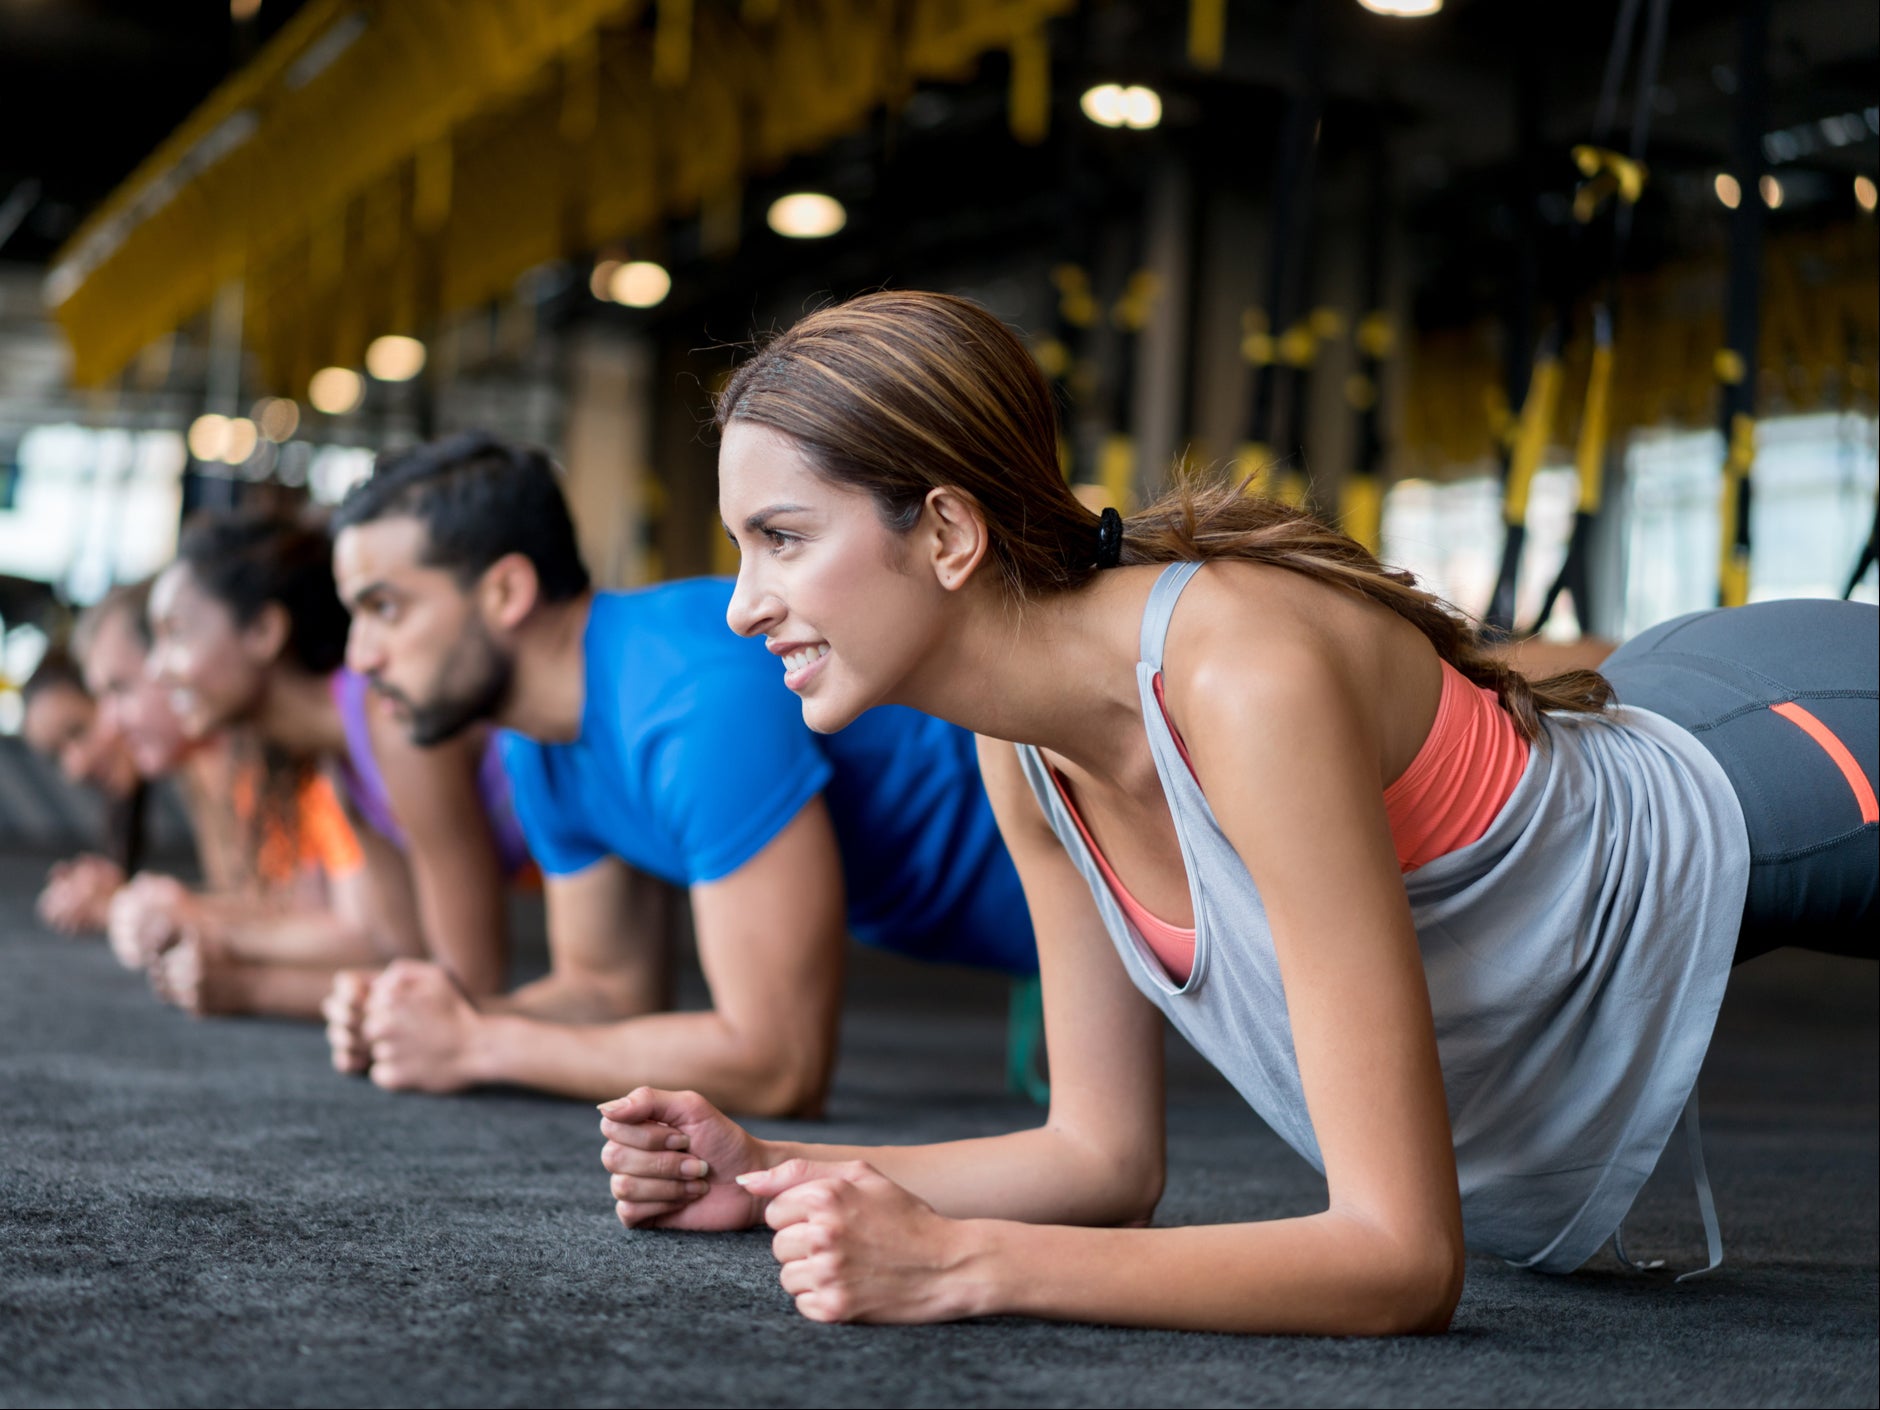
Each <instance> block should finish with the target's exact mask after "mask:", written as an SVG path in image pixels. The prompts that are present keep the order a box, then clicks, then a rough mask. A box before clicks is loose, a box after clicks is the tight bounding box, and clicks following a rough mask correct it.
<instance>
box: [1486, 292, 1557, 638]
mask: <svg viewBox="0 0 1880 1410" xmlns="http://www.w3.org/2000/svg"><path fill="white" fill-rule="evenodd" d="M1559 336H1560V330H1559V328H1558V326H1555V327H1553V328H1550V329H1549V330H1548V332H1547V335H1546V337H1544V338H1543V339H1542V342H1541V346H1540V350H1539V351H1538V352H1537V353H1536V354H1535V357H1534V367H1533V370H1532V371H1530V372H1529V374H1528V385H1527V395H1526V396H1524V397H1523V398H1522V400H1521V414H1520V416H1519V417H1517V418H1516V420H1515V422H1514V425H1513V438H1512V442H1511V445H1510V448H1509V451H1508V469H1507V473H1506V474H1505V475H1504V476H1503V477H1502V488H1501V517H1502V525H1503V534H1504V536H1503V539H1502V550H1501V570H1500V572H1499V573H1498V574H1497V575H1496V580H1495V596H1494V599H1493V600H1492V601H1491V602H1490V603H1489V608H1488V611H1487V612H1486V613H1484V614H1483V617H1484V620H1485V622H1486V623H1487V625H1488V626H1490V627H1491V628H1493V629H1495V630H1497V631H1504V632H1507V631H1512V630H1513V629H1514V611H1515V588H1516V586H1517V585H1518V583H1519V578H1520V571H1521V555H1522V552H1523V550H1524V549H1525V548H1526V547H1527V512H1528V492H1529V491H1530V490H1531V489H1532V488H1533V486H1534V474H1535V472H1536V471H1537V470H1539V469H1540V465H1541V459H1542V458H1543V457H1544V456H1545V455H1546V454H1547V447H1548V445H1549V444H1551V442H1552V440H1553V432H1554V412H1555V408H1556V407H1557V405H1558V404H1559V401H1560V347H1559V341H1558V340H1559Z"/></svg>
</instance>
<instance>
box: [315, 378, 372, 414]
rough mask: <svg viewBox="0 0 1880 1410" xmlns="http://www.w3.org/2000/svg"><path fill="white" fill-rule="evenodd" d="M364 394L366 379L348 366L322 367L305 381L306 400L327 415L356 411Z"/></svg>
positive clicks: (316, 409)
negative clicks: (310, 378) (311, 377)
mask: <svg viewBox="0 0 1880 1410" xmlns="http://www.w3.org/2000/svg"><path fill="white" fill-rule="evenodd" d="M365 396H366V379H365V378H363V377H361V376H360V375H359V374H358V373H357V372H355V371H353V370H352V368H350V367H322V368H321V369H320V370H319V371H318V372H316V373H314V374H313V379H312V380H311V381H310V382H308V383H307V400H308V401H310V402H312V403H313V409H314V410H315V411H318V412H323V413H325V414H326V415H328V416H345V415H346V414H348V413H349V412H353V411H357V410H358V409H359V403H360V402H362V401H364V400H365Z"/></svg>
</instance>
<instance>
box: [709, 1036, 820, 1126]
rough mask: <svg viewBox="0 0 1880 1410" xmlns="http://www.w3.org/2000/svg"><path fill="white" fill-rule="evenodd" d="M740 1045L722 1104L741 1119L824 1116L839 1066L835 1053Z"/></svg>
mask: <svg viewBox="0 0 1880 1410" xmlns="http://www.w3.org/2000/svg"><path fill="white" fill-rule="evenodd" d="M740 1046H741V1048H742V1051H741V1052H740V1053H739V1055H738V1058H737V1060H736V1061H735V1063H734V1064H733V1067H734V1070H733V1071H732V1072H729V1073H727V1074H726V1076H727V1078H728V1079H729V1080H728V1082H727V1083H726V1086H727V1087H728V1088H729V1090H727V1091H726V1093H725V1100H724V1101H723V1102H722V1103H721V1105H723V1106H725V1107H726V1108H727V1109H728V1110H732V1111H736V1112H737V1113H738V1114H739V1115H741V1116H759V1117H795V1118H804V1117H813V1116H820V1115H821V1114H822V1109H823V1102H824V1101H825V1100H826V1099H827V1098H828V1095H829V1079H830V1076H831V1074H832V1069H833V1068H834V1066H835V1064H834V1062H833V1060H832V1055H831V1054H826V1053H819V1052H816V1051H812V1050H810V1049H811V1048H812V1047H813V1045H811V1044H807V1043H789V1042H785V1043H780V1044H777V1045H775V1046H765V1045H757V1044H748V1043H747V1044H742V1045H740Z"/></svg>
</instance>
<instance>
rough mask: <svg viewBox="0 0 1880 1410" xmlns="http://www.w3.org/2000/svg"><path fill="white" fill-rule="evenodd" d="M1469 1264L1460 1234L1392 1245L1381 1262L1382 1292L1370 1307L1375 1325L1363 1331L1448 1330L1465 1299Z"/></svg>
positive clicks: (1421, 1333)
mask: <svg viewBox="0 0 1880 1410" xmlns="http://www.w3.org/2000/svg"><path fill="white" fill-rule="evenodd" d="M1465 1264H1466V1255H1465V1253H1464V1250H1463V1246H1462V1241H1461V1240H1460V1239H1459V1238H1458V1239H1453V1240H1452V1239H1448V1238H1434V1239H1428V1240H1418V1241H1416V1242H1415V1243H1414V1244H1410V1245H1407V1246H1399V1247H1397V1248H1395V1249H1393V1250H1392V1252H1391V1253H1390V1254H1389V1255H1388V1256H1386V1257H1385V1258H1384V1259H1383V1260H1381V1269H1380V1271H1381V1273H1382V1279H1381V1284H1380V1287H1379V1294H1380V1296H1379V1297H1378V1298H1377V1299H1376V1301H1375V1303H1374V1304H1373V1307H1372V1309H1371V1311H1372V1317H1371V1325H1367V1326H1366V1327H1364V1328H1362V1331H1363V1332H1364V1333H1365V1334H1367V1335H1371V1336H1387V1337H1403V1336H1427V1335H1431V1334H1433V1333H1437V1332H1446V1331H1448V1330H1449V1323H1450V1320H1451V1319H1452V1318H1453V1317H1454V1316H1455V1314H1456V1304H1457V1303H1458V1302H1460V1301H1461V1300H1462V1283H1463V1276H1464V1268H1465Z"/></svg>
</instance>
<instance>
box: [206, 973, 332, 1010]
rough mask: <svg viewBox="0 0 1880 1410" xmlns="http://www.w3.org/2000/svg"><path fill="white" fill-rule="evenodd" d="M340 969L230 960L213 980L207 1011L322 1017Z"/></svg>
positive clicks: (207, 1000) (207, 999)
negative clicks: (328, 995)
mask: <svg viewBox="0 0 1880 1410" xmlns="http://www.w3.org/2000/svg"><path fill="white" fill-rule="evenodd" d="M337 972H338V971H337V970H336V969H329V968H322V967H314V966H301V965H280V964H255V963H251V962H248V961H244V960H235V961H233V962H231V963H230V965H229V967H228V971H227V972H226V973H225V974H221V975H218V976H217V977H216V978H215V979H213V980H212V981H210V987H211V989H212V990H213V991H214V992H213V994H212V995H211V996H209V997H207V998H206V1002H205V1011H207V1012H211V1013H221V1014H252V1015H255V1016H257V1017H263V1018H318V1017H320V1005H321V1003H322V1002H323V1001H324V1000H325V998H326V996H327V994H328V993H330V992H331V991H332V988H333V977H334V975H335V974H336V973H337Z"/></svg>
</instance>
